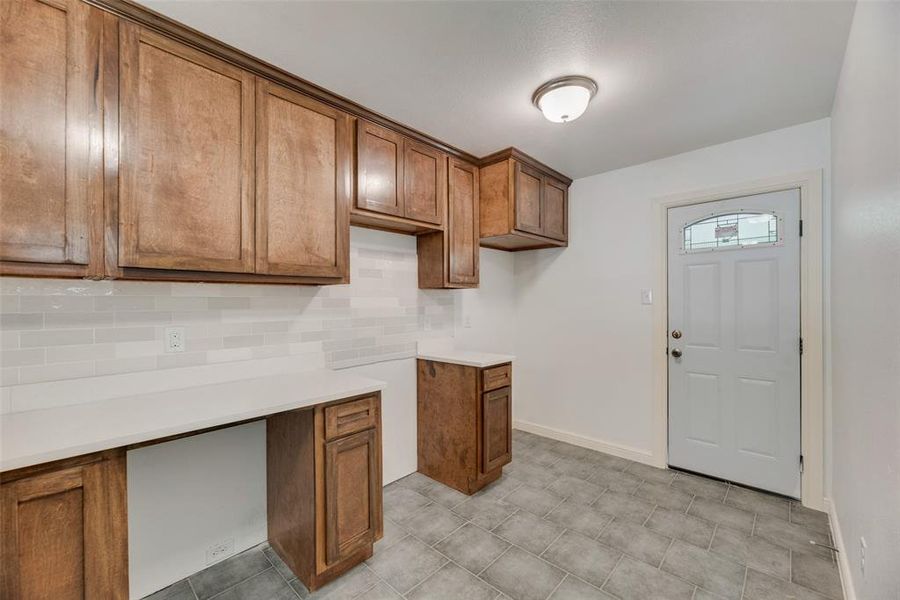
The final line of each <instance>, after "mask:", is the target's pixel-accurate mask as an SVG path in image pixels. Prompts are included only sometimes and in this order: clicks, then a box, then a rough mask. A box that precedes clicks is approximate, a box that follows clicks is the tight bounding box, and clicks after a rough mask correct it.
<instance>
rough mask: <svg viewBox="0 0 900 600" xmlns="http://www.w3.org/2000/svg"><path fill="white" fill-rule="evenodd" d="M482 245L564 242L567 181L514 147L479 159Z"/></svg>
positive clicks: (531, 245) (543, 245)
mask: <svg viewBox="0 0 900 600" xmlns="http://www.w3.org/2000/svg"><path fill="white" fill-rule="evenodd" d="M480 172H481V228H480V229H481V231H480V233H481V245H482V246H485V247H487V248H496V249H498V250H530V249H534V248H551V247H557V246H566V245H567V244H568V239H569V235H568V234H569V231H568V229H569V227H568V222H569V206H568V193H569V191H568V190H569V185H570V184H571V180H570V179H569V178H567V177H566V176H565V175H562V174H560V173H557V172H556V171H553V170H552V169H550V168H549V167H546V166H545V165H542V164H541V163H539V162H537V161H536V160H534V159H533V158H531V157H529V156H527V155H525V154H522V153H521V152H519V151H518V150H515V149H514V148H510V149H508V150H504V151H502V152H498V153H497V154H494V155H491V156H489V157H487V158H485V159H484V160H483V161H482V163H481V169H480Z"/></svg>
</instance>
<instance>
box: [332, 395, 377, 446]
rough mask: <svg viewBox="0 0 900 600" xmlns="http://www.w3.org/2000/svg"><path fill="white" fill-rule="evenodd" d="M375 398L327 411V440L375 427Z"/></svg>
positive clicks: (363, 399) (354, 401) (371, 397)
mask: <svg viewBox="0 0 900 600" xmlns="http://www.w3.org/2000/svg"><path fill="white" fill-rule="evenodd" d="M375 404H376V403H375V397H374V396H369V397H368V398H360V399H359V400H353V401H352V402H345V403H343V404H338V405H337V406H329V407H327V408H326V409H325V439H326V440H333V439H335V438H339V437H342V436H345V435H349V434H351V433H356V432H357V431H364V430H366V429H371V428H372V427H375V423H376V418H377V417H376V413H375Z"/></svg>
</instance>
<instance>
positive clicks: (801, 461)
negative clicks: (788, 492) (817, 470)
mask: <svg viewBox="0 0 900 600" xmlns="http://www.w3.org/2000/svg"><path fill="white" fill-rule="evenodd" d="M800 472H801V473H803V455H802V454H801V455H800Z"/></svg>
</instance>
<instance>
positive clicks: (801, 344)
mask: <svg viewBox="0 0 900 600" xmlns="http://www.w3.org/2000/svg"><path fill="white" fill-rule="evenodd" d="M800 354H803V338H800Z"/></svg>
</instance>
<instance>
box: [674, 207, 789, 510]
mask: <svg viewBox="0 0 900 600" xmlns="http://www.w3.org/2000/svg"><path fill="white" fill-rule="evenodd" d="M668 274H669V282H668V285H669V289H668V306H669V315H668V317H669V331H668V336H669V337H668V343H669V464H670V465H672V466H674V467H680V468H683V469H688V470H691V471H696V472H699V473H705V474H708V475H713V476H716V477H721V478H723V479H728V480H730V481H735V482H739V483H743V484H746V485H750V486H753V487H758V488H761V489H765V490H770V491H773V492H777V493H780V494H785V495H787V496H792V497H795V498H799V497H800V351H801V349H800V191H799V190H787V191H782V192H772V193H767V194H758V195H753V196H744V197H741V198H731V199H728V200H720V201H716V202H707V203H702V204H695V205H691V206H682V207H677V208H671V209H669V211H668Z"/></svg>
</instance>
